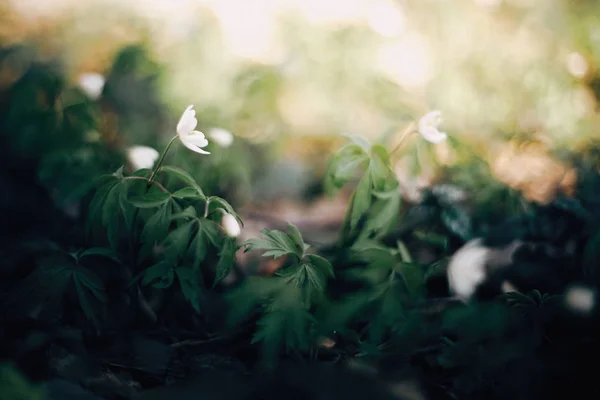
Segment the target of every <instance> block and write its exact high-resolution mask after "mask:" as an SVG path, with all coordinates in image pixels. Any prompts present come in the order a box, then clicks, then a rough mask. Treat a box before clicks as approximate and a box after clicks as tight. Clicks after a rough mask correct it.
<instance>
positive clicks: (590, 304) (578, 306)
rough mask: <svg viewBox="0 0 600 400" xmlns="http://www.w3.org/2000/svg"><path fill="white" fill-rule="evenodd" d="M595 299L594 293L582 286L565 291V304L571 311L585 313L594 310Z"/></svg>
mask: <svg viewBox="0 0 600 400" xmlns="http://www.w3.org/2000/svg"><path fill="white" fill-rule="evenodd" d="M595 297H596V296H595V293H594V292H593V291H592V290H591V289H589V288H587V287H583V286H573V287H571V288H569V289H568V290H567V292H566V294H565V302H566V303H567V307H569V308H570V309H571V310H572V311H577V312H581V313H587V312H590V311H591V310H592V308H594V304H595V303H596V299H595Z"/></svg>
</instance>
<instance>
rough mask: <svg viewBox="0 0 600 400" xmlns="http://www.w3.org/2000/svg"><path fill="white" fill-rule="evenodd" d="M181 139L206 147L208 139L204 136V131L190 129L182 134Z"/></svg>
mask: <svg viewBox="0 0 600 400" xmlns="http://www.w3.org/2000/svg"><path fill="white" fill-rule="evenodd" d="M181 140H184V141H186V142H188V143H191V144H193V145H196V146H198V147H206V146H207V145H208V140H207V139H206V136H204V133H202V132H200V131H192V132H190V133H189V134H187V135H184V136H183V137H182V138H181Z"/></svg>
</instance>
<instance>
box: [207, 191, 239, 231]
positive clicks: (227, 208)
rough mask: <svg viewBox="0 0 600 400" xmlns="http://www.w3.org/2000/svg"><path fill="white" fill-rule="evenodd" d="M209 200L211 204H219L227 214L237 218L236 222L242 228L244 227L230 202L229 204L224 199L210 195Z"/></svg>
mask: <svg viewBox="0 0 600 400" xmlns="http://www.w3.org/2000/svg"><path fill="white" fill-rule="evenodd" d="M210 202H211V204H217V205H219V206H221V208H223V209H224V210H225V211H227V212H228V213H229V214H231V215H233V216H234V217H235V219H236V220H237V222H238V223H239V224H240V226H241V227H242V228H243V227H244V222H243V221H242V219H241V218H240V216H239V215H238V214H237V213H236V212H235V210H234V209H233V207H232V206H231V204H229V203H228V202H227V201H226V200H225V199H222V198H220V197H217V196H211V197H210Z"/></svg>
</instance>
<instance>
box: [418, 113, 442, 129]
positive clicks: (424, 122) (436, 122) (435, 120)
mask: <svg viewBox="0 0 600 400" xmlns="http://www.w3.org/2000/svg"><path fill="white" fill-rule="evenodd" d="M442 122H443V120H442V112H441V111H439V110H434V111H430V112H428V113H427V114H425V115H423V116H422V117H421V119H420V120H419V131H420V130H422V129H424V128H427V127H431V126H432V127H434V128H437V127H439V126H440V125H441V124H442Z"/></svg>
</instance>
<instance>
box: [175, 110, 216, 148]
mask: <svg viewBox="0 0 600 400" xmlns="http://www.w3.org/2000/svg"><path fill="white" fill-rule="evenodd" d="M193 108H194V106H193V105H191V106H189V107H188V108H186V109H185V111H184V112H183V114H182V115H181V118H180V119H179V122H178V123H177V135H179V139H180V140H181V143H183V145H184V146H185V147H187V148H188V149H190V150H192V151H195V152H196V153H200V154H210V153H209V152H208V151H206V150H202V148H203V147H206V146H207V145H208V140H206V137H205V136H204V133H202V132H200V131H197V130H195V129H196V126H197V125H198V120H197V119H196V111H195V110H194V109H193Z"/></svg>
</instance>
